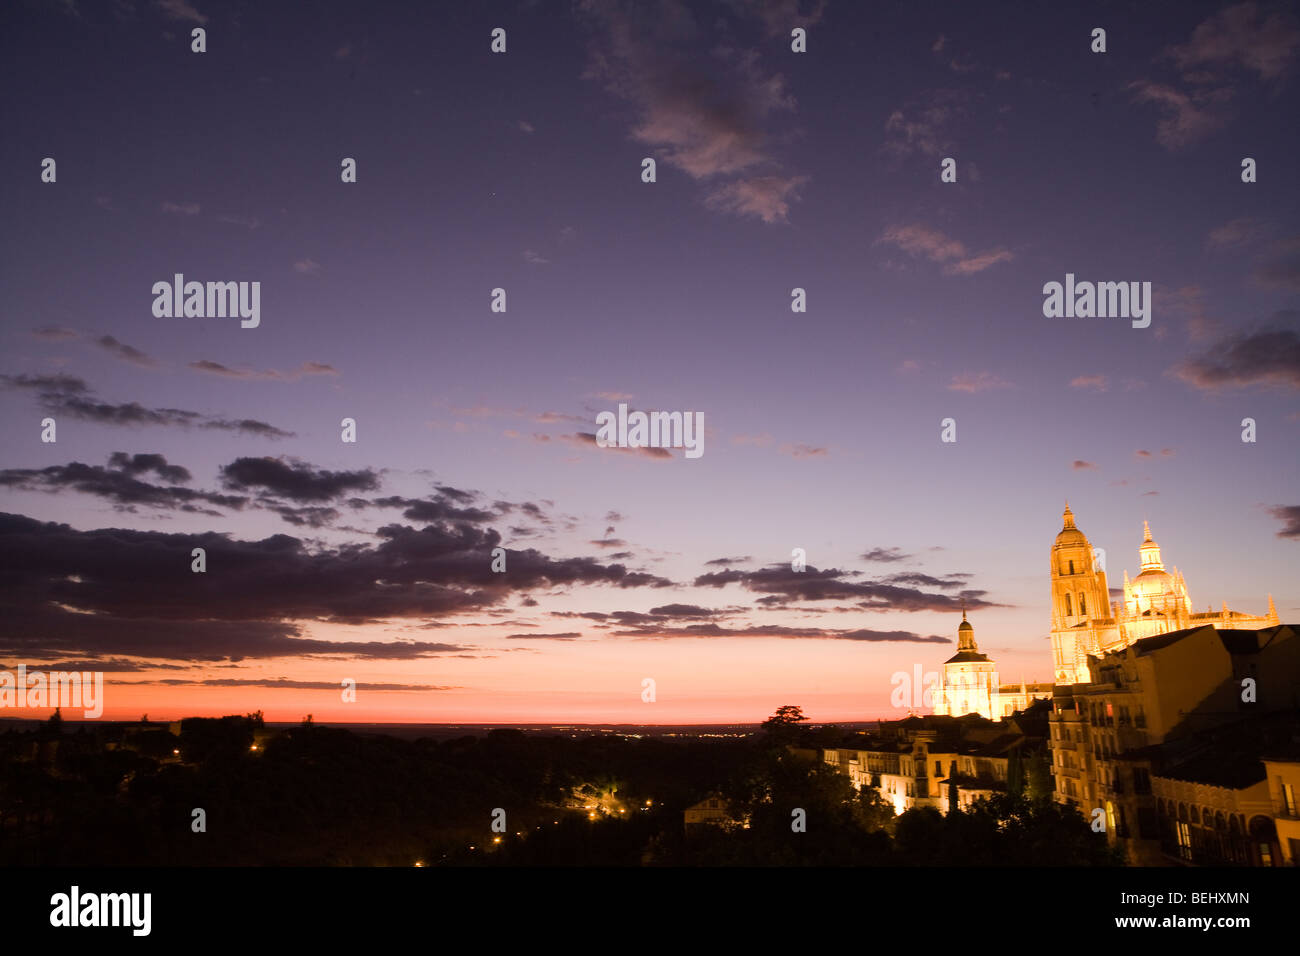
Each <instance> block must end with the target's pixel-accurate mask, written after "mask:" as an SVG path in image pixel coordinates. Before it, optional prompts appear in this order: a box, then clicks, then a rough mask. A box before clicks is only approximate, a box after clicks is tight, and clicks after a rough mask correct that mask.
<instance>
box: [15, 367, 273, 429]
mask: <svg viewBox="0 0 1300 956" xmlns="http://www.w3.org/2000/svg"><path fill="white" fill-rule="evenodd" d="M0 382H4V384H5V385H7V386H9V387H11V388H25V389H32V390H34V391H35V392H36V393H37V399H38V400H39V402H40V403H41V406H42V407H43V408H45V409H46V410H47V411H48V412H50V413H52V414H54V415H62V416H65V417H67V418H73V419H78V420H80V421H88V422H95V423H97V424H100V425H127V426H134V425H176V426H181V427H183V428H188V427H190V426H198V427H201V428H216V429H220V430H222V431H233V432H240V433H242V434H247V435H259V436H261V437H264V438H292V437H293V432H288V431H284V430H283V429H280V428H276V427H275V426H274V425H270V424H267V423H266V422H262V421H257V420H256V419H251V418H245V419H238V420H230V419H225V418H217V417H212V416H207V415H202V414H200V413H199V412H191V411H186V410H185V409H181V408H146V407H144V406H143V405H141V404H140V403H139V402H125V403H122V404H116V405H115V404H112V403H110V402H101V401H99V400H97V399H95V398H94V397H92V395H91V394H90V390H89V389H88V388H87V386H86V383H85V382H84V381H83V380H81V379H79V378H76V377H75V376H71V375H3V376H0Z"/></svg>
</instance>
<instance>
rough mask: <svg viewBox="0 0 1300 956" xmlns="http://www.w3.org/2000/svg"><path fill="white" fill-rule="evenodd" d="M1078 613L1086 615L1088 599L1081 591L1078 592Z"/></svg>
mask: <svg viewBox="0 0 1300 956" xmlns="http://www.w3.org/2000/svg"><path fill="white" fill-rule="evenodd" d="M1079 613H1080V614H1087V613H1088V597H1087V595H1085V594H1084V593H1083V592H1082V591H1081V592H1079Z"/></svg>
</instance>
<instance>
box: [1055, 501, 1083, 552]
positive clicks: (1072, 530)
mask: <svg viewBox="0 0 1300 956" xmlns="http://www.w3.org/2000/svg"><path fill="white" fill-rule="evenodd" d="M1061 517H1062V519H1063V524H1064V526H1063V527H1062V528H1061V532H1060V534H1058V535H1057V536H1056V547H1058V548H1074V547H1079V548H1086V547H1088V539H1087V537H1085V536H1084V533H1083V532H1082V531H1080V530H1079V529H1078V528H1076V527H1075V525H1074V512H1073V511H1071V510H1070V506H1069V505H1068V504H1067V505H1066V506H1065V514H1063V515H1062V516H1061Z"/></svg>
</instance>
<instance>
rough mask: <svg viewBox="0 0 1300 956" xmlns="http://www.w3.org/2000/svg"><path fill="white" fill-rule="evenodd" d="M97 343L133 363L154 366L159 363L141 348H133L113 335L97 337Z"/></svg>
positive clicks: (146, 366)
mask: <svg viewBox="0 0 1300 956" xmlns="http://www.w3.org/2000/svg"><path fill="white" fill-rule="evenodd" d="M95 344H96V345H98V346H99V347H100V348H101V349H103V350H104V351H106V352H108V353H109V354H110V355H113V356H115V357H117V358H120V359H121V360H122V361H123V362H130V363H131V364H132V365H140V366H143V367H145V368H153V367H154V366H156V365H157V364H158V363H157V362H155V361H154V360H153V359H152V358H150V357H149V356H148V355H145V354H144V353H143V352H141V351H140V350H139V349H137V348H133V347H131V346H130V345H127V344H126V343H125V342H119V341H118V340H117V339H115V338H113V336H111V335H101V336H100V337H99V338H97V339H95Z"/></svg>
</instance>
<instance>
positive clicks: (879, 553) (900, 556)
mask: <svg viewBox="0 0 1300 956" xmlns="http://www.w3.org/2000/svg"><path fill="white" fill-rule="evenodd" d="M910 557H911V555H910V554H904V553H903V549H902V548H872V549H871V550H870V551H868V552H866V553H865V554H863V555H862V560H863V561H879V562H881V563H883V564H892V563H893V562H895V561H906V560H907V559H908V558H910Z"/></svg>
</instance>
